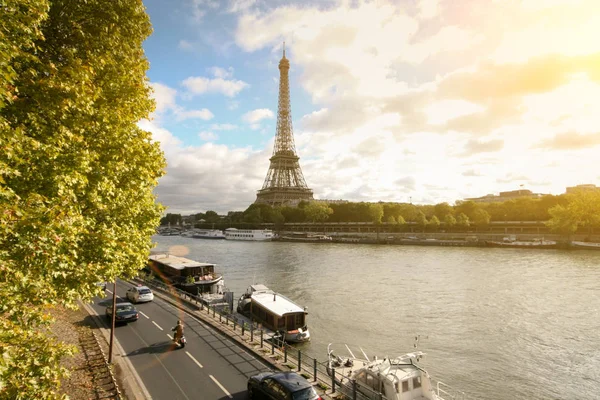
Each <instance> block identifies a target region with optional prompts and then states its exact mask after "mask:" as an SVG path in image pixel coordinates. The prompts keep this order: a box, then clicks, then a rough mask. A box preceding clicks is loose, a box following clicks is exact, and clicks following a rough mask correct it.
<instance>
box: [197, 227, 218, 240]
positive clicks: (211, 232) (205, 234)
mask: <svg viewBox="0 0 600 400" xmlns="http://www.w3.org/2000/svg"><path fill="white" fill-rule="evenodd" d="M192 237H193V238H194V239H225V234H224V233H223V231H220V230H218V229H197V230H195V231H194V233H193V234H192Z"/></svg>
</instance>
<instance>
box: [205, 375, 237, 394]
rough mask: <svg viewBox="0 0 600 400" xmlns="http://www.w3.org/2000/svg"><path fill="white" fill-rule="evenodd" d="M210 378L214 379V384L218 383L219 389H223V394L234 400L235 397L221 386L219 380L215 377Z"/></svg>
mask: <svg viewBox="0 0 600 400" xmlns="http://www.w3.org/2000/svg"><path fill="white" fill-rule="evenodd" d="M209 376H210V379H212V380H213V382H214V383H216V384H217V386H218V387H220V388H221V390H222V391H223V392H225V394H226V395H227V397H229V398H230V399H233V396H232V395H231V394H230V393H229V392H228V391H227V389H225V388H224V387H223V385H221V384H220V383H219V381H218V380H216V379H215V377H214V376H212V375H209Z"/></svg>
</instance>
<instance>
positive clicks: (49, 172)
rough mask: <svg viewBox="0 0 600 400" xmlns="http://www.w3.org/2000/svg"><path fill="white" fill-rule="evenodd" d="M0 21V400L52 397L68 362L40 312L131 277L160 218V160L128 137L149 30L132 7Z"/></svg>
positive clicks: (140, 134)
mask: <svg viewBox="0 0 600 400" xmlns="http://www.w3.org/2000/svg"><path fill="white" fill-rule="evenodd" d="M0 9H1V10H2V11H1V12H0V26H2V29H0V59H1V60H2V62H0V148H1V149H2V151H0V209H1V210H2V212H1V213H0V265H1V268H0V282H2V284H0V343H1V349H2V357H1V358H0V398H7V399H8V398H10V399H51V398H59V397H61V396H59V395H58V394H57V392H58V389H59V386H60V378H61V376H62V375H63V373H64V370H63V369H62V368H61V367H60V360H61V358H62V357H63V356H64V355H65V354H69V353H70V351H71V349H70V347H68V346H65V345H64V344H62V343H59V342H57V341H56V340H55V339H54V338H53V336H52V335H51V334H50V333H49V324H51V322H52V321H51V319H50V317H49V316H48V314H47V310H48V308H49V307H53V306H54V305H56V304H64V305H66V306H68V307H76V304H77V303H76V301H77V300H78V299H79V298H81V299H83V300H84V301H90V300H91V298H92V296H93V295H98V294H100V291H101V289H100V288H99V287H98V286H96V285H95V283H96V282H99V281H112V280H114V279H115V278H116V277H125V278H127V277H132V276H133V275H135V274H136V273H137V271H138V270H139V269H141V268H142V267H143V266H144V265H145V263H146V261H147V257H148V254H149V251H150V248H151V247H152V241H151V236H152V234H153V233H154V232H155V229H156V227H157V225H158V223H159V220H160V215H161V213H162V207H161V206H160V205H158V204H157V203H156V201H155V197H154V195H153V193H152V190H153V188H154V187H155V186H156V184H157V179H158V178H159V177H160V176H161V175H162V171H163V168H164V165H165V164H164V157H163V155H162V152H161V151H160V148H159V145H158V143H154V142H153V141H152V137H151V134H150V133H148V132H144V131H142V130H141V129H140V128H139V127H138V126H137V122H138V121H139V120H140V119H143V118H147V117H148V115H149V112H150V111H152V109H153V101H152V100H151V98H150V88H149V86H148V84H147V79H146V75H145V73H146V70H147V68H148V63H147V61H146V60H145V58H144V53H143V49H142V42H143V41H144V39H145V38H146V37H147V36H148V35H149V34H150V32H151V26H150V22H149V20H148V16H147V15H146V13H145V11H144V7H143V5H142V2H141V0H138V1H114V2H109V3H106V2H104V1H99V0H88V1H85V2H80V1H72V0H52V1H51V2H48V1H44V0H17V1H15V0H7V1H4V2H3V4H2V6H0ZM24 344H26V345H24Z"/></svg>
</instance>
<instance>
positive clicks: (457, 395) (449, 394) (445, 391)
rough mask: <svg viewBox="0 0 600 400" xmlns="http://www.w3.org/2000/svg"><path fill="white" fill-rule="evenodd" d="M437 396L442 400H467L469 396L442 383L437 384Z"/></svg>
mask: <svg viewBox="0 0 600 400" xmlns="http://www.w3.org/2000/svg"><path fill="white" fill-rule="evenodd" d="M436 383H437V385H436V390H437V393H436V394H437V396H438V397H439V398H440V399H442V400H467V395H466V394H465V393H464V392H461V391H460V390H456V389H454V388H453V387H452V386H450V385H448V384H445V383H444V382H442V381H437V382H436Z"/></svg>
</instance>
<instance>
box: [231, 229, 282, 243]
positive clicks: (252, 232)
mask: <svg viewBox="0 0 600 400" xmlns="http://www.w3.org/2000/svg"><path fill="white" fill-rule="evenodd" d="M225 239H228V240H251V241H269V240H273V231H272V230H270V229H236V228H227V229H225Z"/></svg>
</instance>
